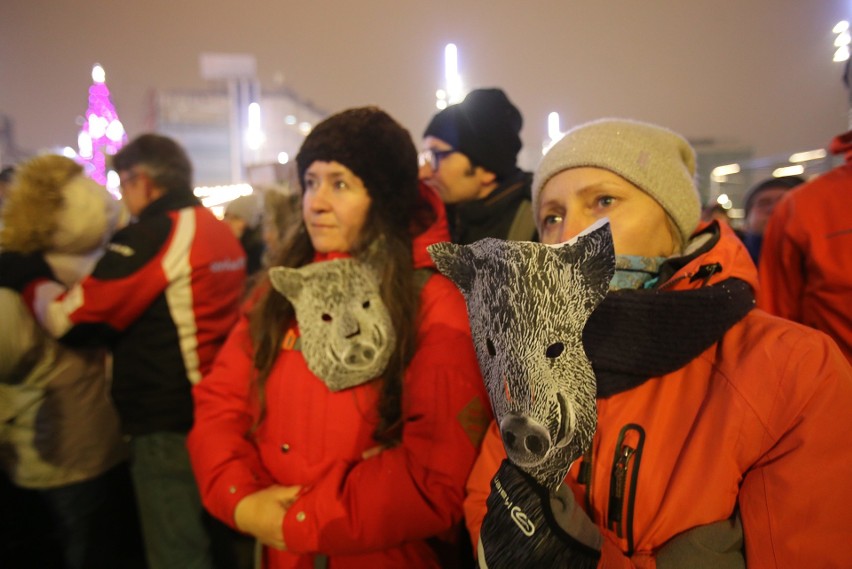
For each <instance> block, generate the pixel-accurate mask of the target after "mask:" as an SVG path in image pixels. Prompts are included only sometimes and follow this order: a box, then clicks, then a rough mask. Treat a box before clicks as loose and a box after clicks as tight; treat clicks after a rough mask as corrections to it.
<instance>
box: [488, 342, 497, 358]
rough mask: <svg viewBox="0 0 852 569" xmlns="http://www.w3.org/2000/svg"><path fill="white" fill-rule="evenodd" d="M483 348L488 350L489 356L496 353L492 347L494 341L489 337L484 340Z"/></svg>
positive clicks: (495, 349)
mask: <svg viewBox="0 0 852 569" xmlns="http://www.w3.org/2000/svg"><path fill="white" fill-rule="evenodd" d="M485 348H486V349H487V350H488V354H489V355H491V356H496V355H497V348H495V347H494V342H492V341H491V339H490V338H488V339H487V340H485Z"/></svg>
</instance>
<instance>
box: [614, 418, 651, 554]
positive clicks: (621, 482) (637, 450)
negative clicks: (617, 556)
mask: <svg viewBox="0 0 852 569" xmlns="http://www.w3.org/2000/svg"><path fill="white" fill-rule="evenodd" d="M644 444H645V430H644V429H643V428H642V427H641V426H639V425H637V424H634V423H630V424H627V425H625V426H624V427H622V429H621V432H620V433H619V434H618V441H617V442H616V445H615V455H614V456H613V461H612V472H611V474H610V483H609V506H608V508H607V527H608V528H609V529H610V530H612V531H614V532H615V534H616V535H617V536H618V537H619V538H621V539H623V540H624V541H625V542H626V552H625V553H626V554H627V556H628V557H629V556H630V555H633V546H634V543H633V508H634V505H635V502H636V481H637V480H638V478H639V465H640V463H641V461H642V448H643V446H644Z"/></svg>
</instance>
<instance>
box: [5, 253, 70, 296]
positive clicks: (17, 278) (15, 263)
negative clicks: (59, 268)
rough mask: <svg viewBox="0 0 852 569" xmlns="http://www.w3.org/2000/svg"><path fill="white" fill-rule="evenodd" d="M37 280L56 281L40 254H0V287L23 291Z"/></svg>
mask: <svg viewBox="0 0 852 569" xmlns="http://www.w3.org/2000/svg"><path fill="white" fill-rule="evenodd" d="M38 279H51V280H56V277H55V276H54V274H53V270H52V269H51V268H50V265H48V264H47V261H45V260H44V256H43V255H42V254H41V253H17V252H15V251H3V252H2V253H0V287H5V288H11V289H14V290H16V291H18V292H21V291H23V290H24V289H25V288H26V287H27V285H28V284H30V283H31V282H33V281H35V280H38Z"/></svg>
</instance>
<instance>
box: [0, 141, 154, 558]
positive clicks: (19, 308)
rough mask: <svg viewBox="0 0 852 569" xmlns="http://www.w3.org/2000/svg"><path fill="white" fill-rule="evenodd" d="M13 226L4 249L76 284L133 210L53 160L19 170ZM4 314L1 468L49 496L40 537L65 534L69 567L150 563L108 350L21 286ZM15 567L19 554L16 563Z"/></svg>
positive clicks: (0, 304) (7, 210) (6, 229)
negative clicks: (112, 395) (59, 337)
mask: <svg viewBox="0 0 852 569" xmlns="http://www.w3.org/2000/svg"><path fill="white" fill-rule="evenodd" d="M2 219H3V228H2V230H0V249H2V250H4V251H8V252H14V253H20V254H29V253H39V254H43V255H44V258H45V260H46V262H47V263H48V265H49V266H50V268H51V270H52V272H53V274H54V275H55V276H56V278H58V279H59V280H60V281H61V282H62V283H63V284H64V285H65V286H67V287H72V286H74V285H75V284H76V283H78V282H79V281H80V280H82V279H83V278H84V277H85V276H86V275H88V274H89V273H90V272H91V270H92V268H93V267H94V264H95V262H96V261H97V259H98V258H99V257H100V255H101V254H103V251H104V246H105V245H106V243H107V241H108V240H109V238H110V236H111V235H112V234H113V233H114V231H115V230H116V229H118V228H120V227H121V226H123V225H124V224H125V223H126V222H127V215H126V214H125V213H124V212H123V208H122V207H121V204H120V202H118V201H116V200H115V199H113V197H112V196H111V195H110V194H109V193H108V192H107V191H106V189H105V188H103V187H102V186H100V185H98V184H97V183H95V182H94V181H92V180H91V179H89V178H87V177H86V176H85V175H84V174H83V168H82V167H81V166H80V165H78V164H77V163H76V162H74V161H73V160H71V159H69V158H66V157H64V156H56V155H45V156H39V157H36V158H33V159H31V160H28V161H26V162H24V163H22V164H21V165H20V166H19V167H18V173H17V175H16V176H15V182H14V184H12V185H11V186H10V188H9V190H8V192H7V194H6V204H5V207H4V208H3V210H2ZM0 313H2V314H3V317H2V318H0V468H2V469H3V470H4V471H5V473H6V474H7V475H8V476H9V478H10V479H11V480H12V481H13V482H14V483H15V484H17V485H18V486H19V487H21V488H28V489H33V490H36V491H38V492H39V494H40V495H41V496H42V497H43V498H44V500H45V501H46V503H47V504H48V506H49V508H50V512H51V513H52V514H53V517H52V518H45V519H42V520H40V522H39V525H38V528H37V529H34V530H31V531H37V532H38V534H37V535H33V536H32V537H31V538H29V541H30V542H31V543H33V544H36V543H38V544H41V545H42V546H43V547H44V546H47V547H49V544H50V536H51V535H52V531H51V530H52V528H53V527H56V535H57V536H58V537H59V539H60V541H61V544H62V552H63V557H64V567H66V568H68V569H112V568H115V567H134V568H142V567H144V564H145V561H144V554H143V548H142V540H141V536H140V533H139V525H138V521H137V513H136V503H135V498H134V496H133V490H132V486H131V482H130V474H129V471H128V469H127V446H126V444H125V443H124V441H123V440H122V438H121V432H120V428H119V419H118V415H117V414H116V411H115V409H114V407H113V405H112V403H111V402H110V400H109V396H108V391H109V387H108V377H107V367H108V366H107V353H106V351H105V350H104V349H103V348H78V349H72V348H69V347H66V346H64V345H62V344H61V343H59V342H57V341H56V340H54V339H53V338H52V337H50V336H48V335H47V334H46V333H45V332H44V331H43V330H42V329H41V327H40V326H39V325H38V323H37V322H36V321H35V319H34V318H33V315H32V314H31V313H30V311H29V310H28V309H27V307H26V305H25V303H24V302H23V300H22V299H21V296H20V294H19V293H18V292H16V291H15V290H13V289H11V288H0ZM4 509H5V506H4ZM18 513H19V514H20V513H21V512H18ZM54 520H55V526H54ZM4 537H6V536H4ZM20 561H21V562H22V563H24V565H21V566H28V567H33V566H36V565H39V566H41V565H40V564H39V562H38V561H37V558H36V556H35V554H31V556H30V557H29V559H28V560H26V561H29V564H27V563H26V561H25V560H20ZM7 563H8V564H9V566H10V567H12V566H13V565H14V564H15V559H14V558H11V559H10V558H9V557H8V556H7V557H4V564H7ZM15 566H18V565H15Z"/></svg>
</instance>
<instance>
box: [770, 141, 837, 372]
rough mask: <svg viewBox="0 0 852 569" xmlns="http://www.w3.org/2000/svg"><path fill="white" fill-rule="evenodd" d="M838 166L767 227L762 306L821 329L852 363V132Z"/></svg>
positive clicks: (833, 148) (786, 203)
mask: <svg viewBox="0 0 852 569" xmlns="http://www.w3.org/2000/svg"><path fill="white" fill-rule="evenodd" d="M829 151H830V152H831V153H832V154H840V155H843V156H844V157H845V162H844V163H842V164H840V165H839V166H836V167H835V168H834V169H832V170H830V171H828V172H826V173H824V174H822V175H820V176H817V177H816V178H814V179H812V180H810V181H808V182H806V183H804V184H802V185H800V186H798V187H797V188H795V189H793V190H790V191H789V192H787V193H786V195H784V197H783V199H782V200H781V201H780V202H779V203H778V205H777V206H776V207H775V211H774V212H773V213H772V217H771V218H770V219H769V222H768V223H767V225H766V233H765V235H764V238H763V254H762V255H761V258H760V284H761V286H760V294H758V297H757V302H758V305H759V306H760V307H761V308H763V309H764V310H766V311H768V312H771V313H773V314H776V315H778V316H782V317H784V318H789V319H790V320H794V321H796V322H800V323H802V324H805V325H807V326H811V327H813V328H816V329H817V330H822V331H823V332H825V333H826V334H828V335H829V336H831V337H832V338H834V339H835V341H837V343H838V345H840V348H841V349H842V350H843V353H844V354H845V355H846V359H847V360H849V362H850V363H852V131H849V132H846V133H844V134H841V135H839V136H837V137H835V138H834V140H832V141H831V144H830V145H829Z"/></svg>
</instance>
